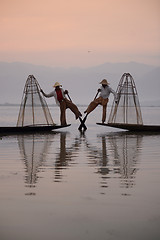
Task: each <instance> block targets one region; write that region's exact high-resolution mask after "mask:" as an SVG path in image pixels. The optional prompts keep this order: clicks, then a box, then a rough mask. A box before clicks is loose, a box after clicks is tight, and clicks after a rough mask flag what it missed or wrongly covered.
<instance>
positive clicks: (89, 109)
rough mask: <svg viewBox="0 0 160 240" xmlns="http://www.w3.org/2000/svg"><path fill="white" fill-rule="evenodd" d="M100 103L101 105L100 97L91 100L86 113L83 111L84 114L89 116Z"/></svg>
mask: <svg viewBox="0 0 160 240" xmlns="http://www.w3.org/2000/svg"><path fill="white" fill-rule="evenodd" d="M100 103H101V97H99V98H97V99H95V100H93V101H92V102H91V103H90V104H89V106H88V108H87V109H86V111H84V113H87V114H89V113H90V112H92V111H93V110H94V109H95V108H96V107H97V106H98V105H99V104H100Z"/></svg>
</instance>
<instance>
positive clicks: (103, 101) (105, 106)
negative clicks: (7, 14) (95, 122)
mask: <svg viewBox="0 0 160 240" xmlns="http://www.w3.org/2000/svg"><path fill="white" fill-rule="evenodd" d="M107 103H108V98H107V99H103V100H102V106H103V113H102V123H104V122H105V121H106V111H107Z"/></svg>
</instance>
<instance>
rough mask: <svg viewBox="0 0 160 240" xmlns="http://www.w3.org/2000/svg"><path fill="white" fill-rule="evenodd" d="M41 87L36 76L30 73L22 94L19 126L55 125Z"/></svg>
mask: <svg viewBox="0 0 160 240" xmlns="http://www.w3.org/2000/svg"><path fill="white" fill-rule="evenodd" d="M40 89H41V88H40V85H39V83H38V81H37V80H36V78H35V77H34V76H33V75H29V76H28V78H27V81H26V84H25V87H24V91H23V95H22V101H21V105H20V110H19V115H18V120H17V127H19V126H21V127H23V126H28V125H31V126H35V125H55V124H54V122H53V119H52V116H51V114H50V111H49V108H48V106H47V103H46V101H45V99H44V97H43V95H42V94H41V92H40Z"/></svg>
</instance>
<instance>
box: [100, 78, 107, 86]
mask: <svg viewBox="0 0 160 240" xmlns="http://www.w3.org/2000/svg"><path fill="white" fill-rule="evenodd" d="M100 84H103V85H108V84H109V82H108V81H107V80H106V79H103V80H102V81H101V82H100Z"/></svg>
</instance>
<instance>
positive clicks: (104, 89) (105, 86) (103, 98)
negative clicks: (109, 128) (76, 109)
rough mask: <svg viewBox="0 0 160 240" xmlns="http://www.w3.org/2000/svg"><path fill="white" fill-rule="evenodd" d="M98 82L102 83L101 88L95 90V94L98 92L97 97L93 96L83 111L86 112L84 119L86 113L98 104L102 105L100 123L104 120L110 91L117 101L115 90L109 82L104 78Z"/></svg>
mask: <svg viewBox="0 0 160 240" xmlns="http://www.w3.org/2000/svg"><path fill="white" fill-rule="evenodd" d="M100 84H102V86H101V88H100V89H98V90H97V95H98V94H99V93H100V95H99V97H98V98H96V97H97V95H96V97H95V99H94V100H93V101H92V102H91V103H90V104H89V106H88V108H87V109H86V111H84V113H87V114H86V116H85V119H86V118H87V116H88V114H89V113H90V112H92V111H93V110H94V109H95V108H96V107H97V106H98V105H102V106H103V113H102V123H104V122H105V120H106V109H107V103H108V101H109V95H110V93H112V94H113V95H114V100H115V102H116V103H117V94H116V92H115V91H114V90H113V89H112V88H111V87H110V86H109V83H108V81H107V80H106V79H103V80H102V81H101V82H100Z"/></svg>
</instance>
